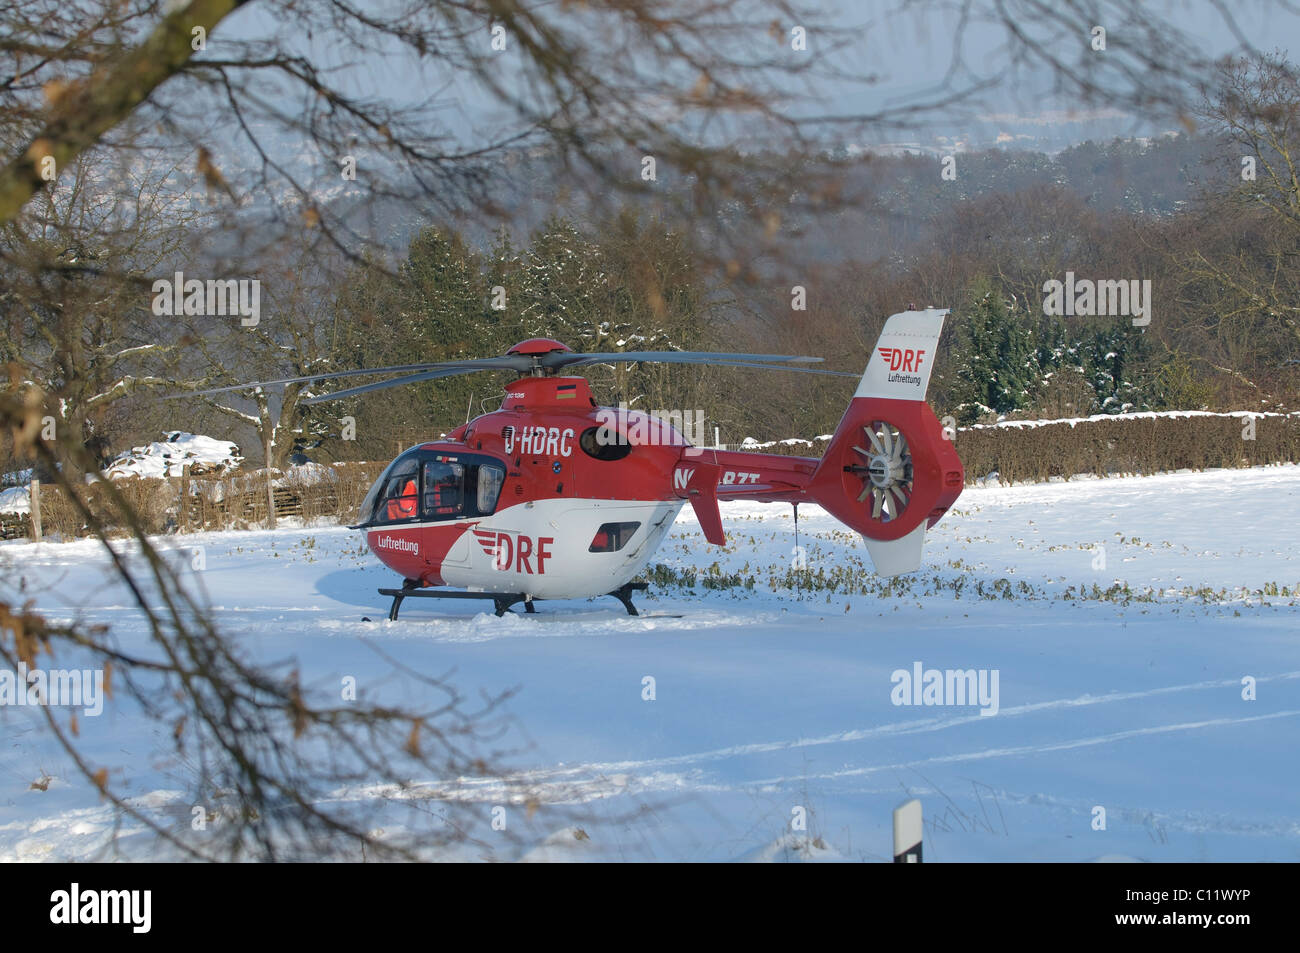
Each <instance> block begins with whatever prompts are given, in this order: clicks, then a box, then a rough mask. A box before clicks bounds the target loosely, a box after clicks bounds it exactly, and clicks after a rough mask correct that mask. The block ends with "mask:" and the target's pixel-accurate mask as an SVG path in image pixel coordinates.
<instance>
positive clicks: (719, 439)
mask: <svg viewBox="0 0 1300 953" xmlns="http://www.w3.org/2000/svg"><path fill="white" fill-rule="evenodd" d="M720 443H722V434H721V432H720V431H719V430H718V428H717V427H714V428H713V446H714V449H717V447H718V445H719V444H720Z"/></svg>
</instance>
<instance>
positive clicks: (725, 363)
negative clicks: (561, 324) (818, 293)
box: [559, 351, 862, 378]
mask: <svg viewBox="0 0 1300 953" xmlns="http://www.w3.org/2000/svg"><path fill="white" fill-rule="evenodd" d="M642 354H646V355H649V354H659V356H655V358H642V356H638V355H642ZM629 355H632V356H629ZM679 355H681V356H680V358H679ZM740 356H744V355H712V354H708V355H706V354H701V352H692V351H680V352H679V351H664V352H655V351H625V352H623V354H620V355H617V356H615V355H612V354H578V355H575V358H578V360H569V361H565V363H564V364H562V365H559V369H565V371H567V369H568V368H572V367H589V365H591V364H624V363H625V364H634V363H637V364H703V365H707V367H720V368H754V369H757V371H790V372H794V373H801V374H823V376H826V377H854V378H859V377H862V374H854V373H849V372H848V371H822V369H819V368H807V367H801V365H793V367H792V365H787V364H759V363H757V361H753V360H736V359H735V358H740ZM754 356H755V358H768V356H775V358H779V356H780V355H754ZM783 360H788V361H790V363H792V364H793V361H800V364H811V363H813V361H820V360H823V359H822V358H783Z"/></svg>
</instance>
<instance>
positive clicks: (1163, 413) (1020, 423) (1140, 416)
mask: <svg viewBox="0 0 1300 953" xmlns="http://www.w3.org/2000/svg"><path fill="white" fill-rule="evenodd" d="M1114 399H1115V398H1113V397H1108V398H1107V401H1111V400H1114ZM1125 406H1126V407H1128V406H1132V405H1131V404H1126V405H1125ZM987 409H988V408H985V410H987ZM1297 416H1300V414H1296V413H1291V414H1279V413H1274V412H1269V411H1262V410H1232V411H1227V412H1223V413H1219V412H1215V411H1210V410H1159V411H1154V410H1144V411H1136V412H1133V413H1122V414H1093V415H1092V416H1091V417H1058V418H1054V419H1052V420H999V421H998V422H997V423H992V424H971V425H970V426H969V427H958V428H957V429H958V430H991V429H1000V428H1006V427H1015V428H1022V427H1024V428H1033V427H1050V426H1054V425H1056V424H1068V425H1069V426H1070V427H1074V425H1075V424H1085V423H1093V422H1095V421H1098V420H1155V419H1156V418H1158V417H1161V418H1165V419H1167V420H1173V419H1176V418H1180V417H1236V418H1243V417H1251V418H1255V419H1258V418H1260V417H1297ZM769 446H770V445H769Z"/></svg>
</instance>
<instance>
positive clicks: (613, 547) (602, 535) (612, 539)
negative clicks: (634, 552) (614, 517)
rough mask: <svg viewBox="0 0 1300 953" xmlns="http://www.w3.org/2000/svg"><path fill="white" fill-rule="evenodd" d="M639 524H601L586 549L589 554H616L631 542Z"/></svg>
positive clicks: (639, 526)
mask: <svg viewBox="0 0 1300 953" xmlns="http://www.w3.org/2000/svg"><path fill="white" fill-rule="evenodd" d="M640 528H641V524H640V523H602V524H601V526H600V529H598V530H596V535H595V536H593V537H592V538H591V545H590V546H588V547H587V552H589V553H616V552H618V551H619V550H620V549H622V548H623V547H624V546H626V545H627V544H628V543H630V542H631V541H632V537H633V536H635V535H636V531H637V530H638V529H640Z"/></svg>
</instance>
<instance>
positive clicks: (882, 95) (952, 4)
mask: <svg viewBox="0 0 1300 953" xmlns="http://www.w3.org/2000/svg"><path fill="white" fill-rule="evenodd" d="M358 5H359V6H360V7H361V8H363V9H366V8H370V9H374V10H376V11H381V10H384V9H391V8H392V7H393V6H394V2H393V0H359V4H358ZM1037 5H1038V4H1037V3H1035V2H1031V0H1002V2H1000V3H996V2H995V0H946V2H918V0H812V2H808V3H804V4H802V5H801V7H802V9H803V10H805V11H806V13H807V15H806V17H803V18H801V19H803V20H804V21H805V22H804V23H803V24H800V25H803V26H804V28H805V30H806V45H807V50H806V51H805V52H802V53H795V52H794V51H792V50H789V49H785V50H783V51H782V52H784V53H786V55H787V56H788V57H790V59H789V62H790V63H792V64H794V63H804V62H806V61H807V59H809V58H811V59H812V60H813V61H814V64H813V69H814V72H815V73H816V74H817V76H816V78H810V77H809V76H806V75H801V74H798V73H797V72H796V71H793V70H792V71H791V72H790V73H789V74H788V75H782V74H781V71H780V69H779V68H776V67H774V68H773V69H771V70H768V71H767V72H766V76H765V78H766V79H767V80H768V81H769V82H770V83H771V85H772V86H773V87H774V88H777V89H782V90H785V91H786V92H788V93H789V94H791V95H792V96H794V97H796V98H795V100H794V102H793V103H792V104H791V110H792V112H794V113H795V114H796V115H800V116H805V117H806V116H845V115H854V114H857V115H862V114H875V113H879V112H880V111H882V110H885V111H888V110H890V109H893V108H896V107H899V106H903V105H911V104H917V103H931V102H935V101H943V100H945V99H948V98H950V97H951V94H952V93H953V92H954V91H958V90H968V89H971V88H980V92H979V94H978V96H974V97H972V98H971V99H970V100H969V101H966V102H964V103H962V104H957V105H951V104H950V105H945V106H943V107H941V108H937V109H935V110H933V111H931V112H927V113H926V114H925V115H924V117H922V118H920V119H919V120H918V119H917V118H916V117H913V118H911V119H909V120H908V122H907V124H906V125H907V128H906V129H900V128H899V127H897V126H895V125H892V124H890V123H888V122H883V121H882V122H876V123H873V124H871V126H870V128H869V129H868V130H866V131H865V132H864V131H862V130H855V131H854V132H852V133H848V132H845V133H844V135H846V136H847V137H849V138H860V137H863V136H866V137H868V138H874V139H875V140H876V143H877V144H878V143H880V142H893V141H900V140H906V139H908V138H909V137H914V138H919V139H922V140H926V139H933V138H934V137H936V136H947V137H949V138H951V139H958V140H960V139H971V140H973V141H978V142H980V143H981V144H983V143H988V142H992V141H995V140H996V138H997V137H998V135H999V134H1000V133H1002V134H1004V135H1005V136H1009V137H1010V138H1011V141H1016V139H1015V137H1016V136H1021V137H1023V139H1024V140H1025V141H1026V142H1027V144H1030V145H1041V143H1042V142H1043V141H1051V142H1056V143H1057V144H1058V145H1061V146H1063V145H1068V144H1070V143H1072V142H1075V141H1081V140H1083V139H1086V138H1095V137H1098V136H1103V137H1109V136H1111V135H1116V134H1129V135H1151V134H1156V133H1158V132H1160V131H1164V130H1167V129H1176V128H1178V125H1179V123H1178V120H1177V117H1176V116H1173V115H1171V114H1169V113H1168V111H1162V110H1160V109H1158V108H1156V107H1151V108H1150V109H1146V110H1140V111H1137V112H1134V111H1132V110H1130V109H1126V108H1118V109H1117V108H1113V107H1112V106H1110V105H1109V104H1107V103H1105V102H1086V101H1083V100H1081V99H1080V98H1079V97H1078V96H1077V95H1075V94H1073V92H1072V91H1070V90H1068V89H1065V90H1063V89H1061V88H1060V87H1061V82H1060V76H1058V75H1056V74H1054V73H1053V71H1052V70H1051V69H1050V68H1048V67H1047V66H1045V65H1044V63H1043V62H1042V59H1041V58H1034V57H1030V58H1029V59H1027V60H1023V61H1022V60H1021V59H1020V58H1019V57H1018V53H1019V52H1020V51H1022V50H1023V49H1024V44H1023V43H1022V42H1021V40H1019V39H1014V38H1013V37H1012V36H1011V33H1010V31H1009V30H1008V27H1007V25H1005V24H1003V23H998V22H994V18H995V16H996V14H995V12H994V11H995V10H997V9H1001V10H1006V11H1009V12H1010V14H1011V16H1012V18H1013V25H1014V28H1015V29H1017V30H1020V29H1023V30H1024V38H1025V39H1027V40H1030V41H1032V42H1035V43H1039V44H1041V50H1042V53H1043V55H1044V56H1050V57H1051V58H1053V59H1055V60H1056V61H1058V62H1060V63H1062V64H1064V65H1065V66H1066V69H1067V73H1068V75H1070V76H1074V77H1078V76H1083V75H1093V73H1094V72H1095V71H1096V70H1098V69H1100V70H1101V72H1099V73H1095V75H1096V76H1097V78H1098V80H1099V82H1100V83H1101V84H1103V85H1106V86H1109V87H1110V88H1112V89H1114V90H1116V91H1117V92H1118V94H1119V95H1121V96H1125V97H1129V98H1131V97H1134V96H1136V95H1139V94H1141V93H1142V92H1145V91H1150V92H1155V91H1157V90H1158V86H1159V84H1158V81H1157V78H1156V77H1153V76H1150V75H1146V74H1144V72H1143V70H1144V66H1143V62H1142V60H1143V57H1144V56H1145V55H1146V54H1147V52H1149V51H1151V50H1156V49H1158V50H1169V49H1174V48H1181V49H1184V50H1186V52H1187V54H1188V55H1187V56H1186V57H1183V56H1179V57H1178V60H1179V61H1180V62H1188V61H1193V60H1195V59H1200V58H1203V59H1206V60H1209V59H1213V58H1216V57H1219V56H1223V55H1226V54H1231V53H1239V52H1241V51H1242V50H1243V49H1248V48H1254V49H1257V50H1263V51H1272V50H1274V49H1277V50H1281V51H1283V52H1287V51H1289V50H1290V49H1292V48H1296V47H1300V44H1298V43H1297V40H1300V8H1298V7H1293V6H1291V5H1290V4H1289V3H1288V2H1286V0H1237V2H1234V3H1231V4H1227V3H1216V2H1212V0H1147V2H1143V3H1141V4H1134V3H1130V2H1125V0H1110V2H1106V0H1102V2H1097V3H1095V4H1092V5H1091V6H1090V7H1089V14H1086V15H1084V14H1081V15H1080V18H1079V19H1078V20H1077V21H1076V22H1077V24H1078V26H1079V28H1078V29H1075V23H1071V24H1070V26H1069V27H1065V28H1059V29H1058V28H1049V29H1043V28H1040V27H1035V26H1034V25H1033V23H1032V21H1031V20H1030V19H1028V18H1027V15H1021V14H1020V12H1019V11H1021V10H1023V11H1026V12H1027V11H1029V10H1030V9H1031V8H1033V7H1035V6H1037ZM546 6H551V4H546ZM1072 6H1073V5H1065V4H1059V5H1057V8H1067V7H1072ZM572 9H573V10H574V11H575V12H573V13H567V12H566V13H563V14H560V16H562V17H563V20H562V21H561V22H563V23H565V24H569V23H571V24H572V29H574V30H579V31H581V30H584V29H589V28H590V27H589V25H588V23H589V21H586V20H584V19H583V14H582V13H581V12H579V11H580V9H581V8H580V7H578V6H577V5H575V6H574V7H573V8H572ZM758 10H761V11H763V12H766V10H765V8H764V7H763V5H762V3H761V2H750V0H740V2H739V4H738V6H737V8H736V17H737V23H738V26H737V28H736V29H735V30H733V31H730V33H731V34H732V35H733V36H734V41H733V42H734V46H733V48H732V49H731V50H728V51H726V52H732V53H739V54H741V55H744V54H745V53H746V52H748V49H749V48H750V47H758V46H759V44H760V43H761V42H770V43H771V46H762V47H761V48H759V49H757V50H756V52H755V55H756V56H757V55H762V56H764V57H770V56H771V52H770V51H774V50H777V49H778V48H779V47H780V46H781V45H782V44H781V43H779V42H778V41H777V40H775V39H771V40H770V41H769V40H768V39H767V34H768V30H767V29H766V26H765V25H764V24H762V23H759V22H758V20H757V14H756V13H755V11H758ZM1130 10H1137V11H1139V15H1138V16H1137V17H1136V19H1134V18H1132V17H1130V16H1129V11H1130ZM1089 21H1092V22H1093V23H1094V24H1095V25H1101V26H1104V27H1105V28H1106V30H1107V34H1106V45H1107V48H1106V50H1105V51H1096V50H1093V49H1092V48H1091V43H1092V39H1091V36H1090V34H1089V32H1088V30H1087V24H1088V22H1089ZM742 23H743V24H744V25H743V26H742V25H740V24H742ZM792 26H793V24H787V23H781V24H780V31H779V32H781V33H784V34H786V43H785V44H784V45H785V46H786V47H789V46H790V45H791V43H790V29H791V28H792ZM288 29H292V28H291V27H289V28H288ZM277 30H278V31H279V32H280V36H281V37H284V36H285V35H286V33H285V30H286V25H285V24H283V23H275V22H274V21H273V20H272V18H271V16H270V14H268V13H267V12H266V11H265V10H264V9H263V8H259V6H258V5H257V4H251V5H250V6H249V7H247V8H245V9H244V10H243V11H240V12H239V13H238V14H236V15H235V16H233V17H232V18H231V19H230V20H228V21H227V23H225V24H223V25H222V26H221V28H220V33H221V34H222V35H225V36H232V37H241V38H254V37H261V36H265V35H267V34H269V33H271V32H274V31H277ZM593 35H594V34H593ZM775 35H776V34H773V36H775ZM218 39H219V37H218V35H217V34H214V42H215V41H217V40H218ZM486 40H487V38H486V37H485V42H486ZM296 42H300V43H301V44H302V45H303V46H304V48H310V49H311V50H312V51H313V54H314V58H315V59H316V60H317V61H318V62H319V61H323V62H326V63H330V64H333V65H335V66H336V67H337V68H338V69H339V74H338V75H339V76H342V77H346V79H345V82H346V84H347V85H348V87H350V88H351V89H353V90H354V91H365V92H368V93H371V94H373V95H376V96H381V97H383V98H386V99H389V100H395V101H397V102H410V103H411V104H412V106H413V107H414V106H417V105H420V106H424V107H428V106H430V105H431V104H432V105H433V106H434V107H435V114H436V116H437V120H436V121H437V122H438V123H439V124H445V127H446V130H447V131H448V132H449V133H450V134H451V135H453V136H454V137H455V138H456V139H457V140H458V141H459V142H461V143H462V144H472V143H475V142H478V141H482V140H483V139H484V138H485V137H488V136H493V135H497V134H499V133H500V131H501V129H502V128H503V126H508V125H509V124H510V122H511V120H510V118H509V117H508V116H507V115H505V114H504V113H503V112H502V110H501V109H500V108H499V106H498V104H497V103H495V102H494V100H493V98H492V96H491V95H490V93H488V92H487V91H486V90H485V89H483V88H482V87H481V86H479V85H478V84H477V83H475V82H472V81H469V80H467V78H466V77H465V76H463V75H456V74H454V73H453V74H448V73H445V72H439V71H438V70H437V69H432V68H430V67H429V66H427V65H424V64H421V63H419V62H417V61H416V59H415V58H414V57H413V56H412V55H410V54H407V53H406V52H404V51H401V50H399V49H397V48H394V49H393V50H392V51H391V54H390V55H382V56H375V55H360V54H358V53H356V51H354V50H351V49H349V48H348V46H347V44H345V43H343V44H340V43H327V42H326V41H325V40H324V39H323V38H322V37H320V36H316V37H313V38H312V39H311V40H307V39H306V38H305V37H304V38H300V39H299V40H297V41H296ZM719 43H721V44H723V45H725V44H726V43H727V41H726V39H725V38H724V39H722V40H720V41H719ZM706 55H707V54H706ZM800 57H802V58H803V59H800ZM776 62H777V63H778V64H779V63H780V62H782V61H781V60H780V58H779V57H777V58H776ZM1090 71H1093V72H1090ZM500 76H501V77H502V78H504V79H505V80H506V82H507V83H509V82H516V83H517V84H518V85H519V86H520V88H524V83H523V81H522V80H520V79H518V73H517V72H515V71H514V67H513V66H512V63H511V57H510V56H509V55H507V56H504V57H503V58H502V66H501V71H500ZM684 79H685V77H684ZM984 84H988V85H987V87H985V86H984ZM911 134H914V136H912V135H911ZM868 144H871V143H868Z"/></svg>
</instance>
